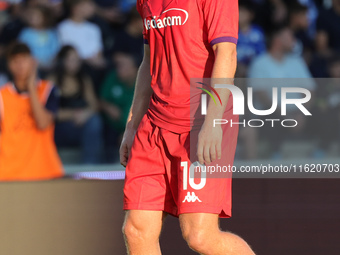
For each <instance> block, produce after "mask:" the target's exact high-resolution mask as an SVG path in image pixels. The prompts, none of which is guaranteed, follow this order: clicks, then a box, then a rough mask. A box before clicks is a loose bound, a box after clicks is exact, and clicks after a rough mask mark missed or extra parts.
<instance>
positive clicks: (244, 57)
mask: <svg viewBox="0 0 340 255" xmlns="http://www.w3.org/2000/svg"><path fill="white" fill-rule="evenodd" d="M253 10H254V8H252V4H251V2H250V1H248V0H242V1H240V2H239V34H238V42H237V60H238V62H239V63H241V64H244V65H248V64H249V63H250V62H251V60H252V59H253V58H254V57H256V56H258V55H259V54H261V53H263V52H264V51H265V50H266V45H265V37H264V33H263V31H262V28H261V27H260V26H258V25H255V24H253V23H252V21H253V19H254V12H253Z"/></svg>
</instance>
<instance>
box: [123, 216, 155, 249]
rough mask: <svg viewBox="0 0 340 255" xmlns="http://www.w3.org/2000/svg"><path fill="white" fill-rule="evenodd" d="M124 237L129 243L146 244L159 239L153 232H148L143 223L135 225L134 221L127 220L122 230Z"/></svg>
mask: <svg viewBox="0 0 340 255" xmlns="http://www.w3.org/2000/svg"><path fill="white" fill-rule="evenodd" d="M122 231H123V234H124V237H125V239H126V241H127V242H128V243H131V242H145V241H149V240H152V239H157V238H158V236H156V235H154V234H153V232H152V231H148V230H147V225H146V224H143V223H139V224H135V223H134V222H133V221H132V220H129V219H127V220H126V221H125V223H124V225H123V228H122Z"/></svg>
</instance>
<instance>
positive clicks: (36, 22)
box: [19, 6, 60, 70]
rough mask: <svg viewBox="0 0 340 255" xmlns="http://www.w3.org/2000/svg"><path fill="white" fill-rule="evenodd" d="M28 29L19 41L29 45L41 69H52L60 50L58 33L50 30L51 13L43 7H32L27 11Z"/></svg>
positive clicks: (22, 33)
mask: <svg viewBox="0 0 340 255" xmlns="http://www.w3.org/2000/svg"><path fill="white" fill-rule="evenodd" d="M26 14H27V16H26V17H27V18H26V22H27V24H28V27H27V28H25V29H23V30H22V31H21V33H20V34H19V40H20V41H21V42H23V43H25V44H27V45H28V47H29V48H30V50H31V51H32V54H33V56H34V58H35V59H37V61H38V63H39V68H40V69H43V70H48V69H50V67H51V65H52V63H53V59H54V57H55V56H56V54H57V52H58V51H59V49H60V45H59V40H58V36H57V34H56V32H55V31H54V30H53V29H51V28H49V23H50V22H49V12H48V9H46V8H45V7H43V6H32V7H29V8H28V10H27V13H26Z"/></svg>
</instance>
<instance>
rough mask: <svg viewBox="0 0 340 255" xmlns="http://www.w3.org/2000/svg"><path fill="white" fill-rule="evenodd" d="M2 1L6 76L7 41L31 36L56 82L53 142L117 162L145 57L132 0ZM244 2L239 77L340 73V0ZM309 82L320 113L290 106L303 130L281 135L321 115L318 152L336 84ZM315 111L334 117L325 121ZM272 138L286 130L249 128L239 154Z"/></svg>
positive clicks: (336, 98)
mask: <svg viewBox="0 0 340 255" xmlns="http://www.w3.org/2000/svg"><path fill="white" fill-rule="evenodd" d="M0 9H1V14H0V86H1V85H2V84H5V83H6V82H8V81H9V80H11V77H10V74H9V72H8V70H7V66H6V59H5V54H6V49H7V47H8V46H9V45H10V44H11V43H12V42H13V41H21V42H23V43H25V44H27V45H28V46H29V48H30V50H31V52H32V54H33V56H34V57H35V59H36V60H37V61H38V63H39V66H38V70H39V76H40V77H41V78H44V79H48V80H51V81H53V83H54V84H55V85H56V86H57V87H58V89H59V93H60V106H59V110H58V113H57V122H56V128H55V141H56V144H57V146H58V147H59V148H64V147H74V146H76V147H81V148H82V155H83V157H82V161H83V163H102V162H106V163H107V162H109V163H111V162H115V161H116V160H117V159H118V153H117V152H118V147H119V142H120V139H121V136H122V133H123V131H124V127H125V121H126V118H127V115H128V112H129V108H130V105H131V101H132V98H133V92H134V82H135V78H136V76H137V70H138V66H139V64H140V62H141V60H142V57H143V38H142V31H143V22H142V20H141V18H140V16H139V14H138V12H137V11H136V8H135V0H64V1H62V0H7V1H1V0H0ZM239 11H240V13H239V15H240V21H239V40H238V46H237V48H238V70H237V74H236V77H242V78H243V77H246V78H305V79H312V78H313V77H314V78H340V57H339V53H338V52H339V51H340V0H239ZM305 87H306V88H307V89H308V90H310V91H311V92H312V93H314V95H315V97H314V100H313V104H312V105H311V106H310V107H311V108H313V112H314V113H315V115H316V116H313V118H309V119H308V121H307V120H303V117H302V116H296V115H297V113H296V112H294V111H292V112H290V113H289V114H290V115H291V116H295V117H296V118H297V119H301V123H305V125H302V127H301V128H300V129H296V130H297V131H296V132H298V133H299V135H295V134H290V133H289V134H286V131H284V130H283V131H282V136H281V137H282V138H281V140H284V139H288V138H294V139H295V137H305V135H302V134H305V133H306V128H305V126H308V125H313V126H314V125H315V127H314V128H313V131H311V133H313V132H314V133H315V134H321V133H322V134H327V135H325V139H322V142H319V144H318V146H317V148H316V150H315V152H313V153H314V154H315V156H322V155H324V154H325V153H326V151H327V149H328V147H329V143H331V142H332V141H334V137H339V134H340V132H339V129H338V126H339V125H338V122H339V121H338V119H339V118H340V114H339V112H340V111H337V110H338V108H339V106H340V85H339V84H336V83H334V84H330V85H329V86H321V85H320V84H318V83H317V82H309V83H308V82H307V83H306V84H305ZM267 90H268V89H267V88H265V87H263V86H262V87H261V86H260V85H259V86H257V85H255V84H254V91H255V93H256V97H257V98H258V101H259V102H261V103H262V104H263V105H264V107H266V105H267V102H271V95H270V92H268V91H267ZM334 114H335V115H334ZM315 118H323V119H325V120H329V119H333V120H334V121H333V124H334V125H332V128H328V129H325V127H324V126H321V125H320V124H318V123H315ZM316 122H319V121H316ZM319 123H320V122H319ZM307 133H308V132H307ZM276 136H277V135H276ZM329 137H331V139H330V138H329ZM266 138H267V139H270V140H273V139H274V140H279V141H278V142H275V143H274V144H272V148H271V152H272V153H271V154H270V155H269V156H270V157H280V145H281V144H282V141H281V140H280V139H276V138H273V135H272V136H270V135H268V133H267V131H266V130H265V131H264V132H262V131H254V130H247V128H245V129H243V130H241V133H240V144H241V146H242V148H243V150H242V152H241V153H240V154H239V157H240V158H247V159H253V158H257V157H258V156H259V155H258V154H257V150H256V149H254V148H256V146H255V145H254V144H256V143H257V141H258V140H261V139H266ZM103 155H104V156H103Z"/></svg>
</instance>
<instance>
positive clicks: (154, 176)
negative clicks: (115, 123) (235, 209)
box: [124, 115, 238, 218]
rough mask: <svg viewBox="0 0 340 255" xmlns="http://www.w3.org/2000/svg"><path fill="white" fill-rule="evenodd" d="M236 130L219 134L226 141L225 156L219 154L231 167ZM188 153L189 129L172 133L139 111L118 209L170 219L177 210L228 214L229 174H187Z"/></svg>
mask: <svg viewBox="0 0 340 255" xmlns="http://www.w3.org/2000/svg"><path fill="white" fill-rule="evenodd" d="M236 117H237V116H236ZM235 120H236V119H235ZM236 121H237V120H236ZM191 132H193V131H191ZM237 133H238V127H235V128H230V127H229V128H227V129H225V130H224V135H223V136H224V137H229V139H228V141H227V155H225V152H223V150H222V152H223V154H224V156H222V157H223V158H224V159H226V158H227V161H228V162H229V164H231V165H232V164H233V159H234V155H235V149H236V143H237ZM231 137H232V139H230V138H231ZM189 155H190V132H186V133H181V134H177V133H173V132H171V131H168V130H166V129H162V128H159V127H158V126H156V125H154V124H153V123H152V122H151V121H150V120H149V118H148V116H147V115H145V116H144V117H143V119H142V121H141V124H140V125H139V127H138V130H137V133H136V136H135V140H134V142H133V145H132V148H131V152H130V156H129V160H128V164H127V167H126V178H125V186H124V210H153V211H165V212H168V213H170V214H172V215H174V216H176V217H178V215H179V214H182V213H213V214H219V215H220V217H224V218H227V217H231V176H230V178H209V177H208V178H201V176H198V178H197V176H196V175H195V178H189V167H190V159H189V158H190V157H189ZM200 175H201V173H200ZM206 176H207V175H206Z"/></svg>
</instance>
